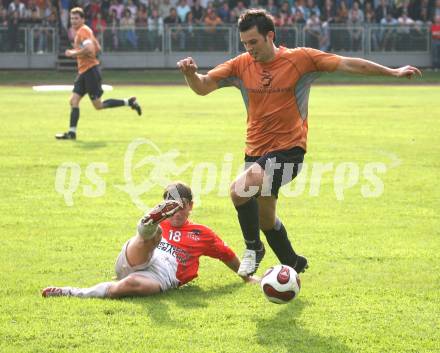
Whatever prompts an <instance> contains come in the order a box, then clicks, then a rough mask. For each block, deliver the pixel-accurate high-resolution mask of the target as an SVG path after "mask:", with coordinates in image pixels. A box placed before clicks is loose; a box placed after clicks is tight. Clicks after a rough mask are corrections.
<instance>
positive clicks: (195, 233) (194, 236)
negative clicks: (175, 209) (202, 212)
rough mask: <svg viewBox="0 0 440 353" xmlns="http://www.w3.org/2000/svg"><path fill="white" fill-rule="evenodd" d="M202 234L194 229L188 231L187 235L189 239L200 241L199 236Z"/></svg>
mask: <svg viewBox="0 0 440 353" xmlns="http://www.w3.org/2000/svg"><path fill="white" fill-rule="evenodd" d="M200 233H201V231H200V230H198V229H192V230H190V231H188V233H186V235H187V237H188V238H190V239H192V240H195V241H199V240H200V236H199V235H200Z"/></svg>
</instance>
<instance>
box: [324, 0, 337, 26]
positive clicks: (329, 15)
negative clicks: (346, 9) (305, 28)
mask: <svg viewBox="0 0 440 353" xmlns="http://www.w3.org/2000/svg"><path fill="white" fill-rule="evenodd" d="M335 17H336V6H335V4H334V2H333V0H325V2H324V6H323V8H322V11H321V21H322V22H324V23H327V24H330V23H333V22H334V21H335Z"/></svg>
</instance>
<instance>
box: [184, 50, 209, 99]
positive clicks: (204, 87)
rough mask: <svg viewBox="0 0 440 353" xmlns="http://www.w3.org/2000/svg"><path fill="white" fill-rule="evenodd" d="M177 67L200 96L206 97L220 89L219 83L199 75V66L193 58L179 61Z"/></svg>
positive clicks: (206, 76)
mask: <svg viewBox="0 0 440 353" xmlns="http://www.w3.org/2000/svg"><path fill="white" fill-rule="evenodd" d="M177 67H178V68H179V70H180V71H181V72H182V73H183V74H184V76H185V80H186V82H187V83H188V86H189V87H190V88H191V89H192V90H193V91H194V92H195V93H197V94H198V95H201V96H205V95H207V94H208V93H211V92H212V91H214V90H216V89H217V88H218V87H217V82H215V81H214V80H213V79H212V78H210V77H209V76H208V75H201V74H198V73H197V64H196V62H195V61H194V59H193V58H191V57H188V58H185V59H182V60H179V61H178V62H177Z"/></svg>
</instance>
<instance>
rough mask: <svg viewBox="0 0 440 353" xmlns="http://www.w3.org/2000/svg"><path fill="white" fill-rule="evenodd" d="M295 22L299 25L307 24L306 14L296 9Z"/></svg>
mask: <svg viewBox="0 0 440 353" xmlns="http://www.w3.org/2000/svg"><path fill="white" fill-rule="evenodd" d="M293 19H294V22H295V23H296V24H299V25H303V24H305V23H306V20H305V19H304V12H302V11H300V10H298V9H296V11H295V14H294V15H293Z"/></svg>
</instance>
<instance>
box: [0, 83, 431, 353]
mask: <svg viewBox="0 0 440 353" xmlns="http://www.w3.org/2000/svg"><path fill="white" fill-rule="evenodd" d="M131 94H135V95H136V96H137V97H139V101H140V102H141V103H142V104H143V108H144V115H143V116H142V117H140V118H139V117H137V116H136V115H135V114H134V113H133V112H132V111H130V110H129V109H126V108H121V109H113V110H106V111H103V112H96V111H94V110H93V109H92V107H91V104H90V103H89V102H88V101H86V100H85V101H84V102H83V103H82V106H81V119H80V123H79V132H78V138H79V140H78V141H76V142H71V141H56V140H55V139H54V138H53V134H54V133H55V132H57V131H63V130H64V129H65V128H66V125H67V124H68V114H69V111H68V93H66V92H65V93H35V92H32V90H31V89H30V87H27V88H24V87H23V88H14V87H7V88H5V87H4V88H1V89H0V97H1V98H0V102H1V106H2V114H1V115H2V118H1V119H0V151H1V165H2V168H1V170H0V183H1V185H0V186H1V187H0V196H1V200H2V201H3V202H2V203H1V206H0V214H1V216H0V217H1V221H0V224H1V238H0V271H1V273H2V276H1V281H0V282H1V285H0V307H1V310H0V337H1V340H0V352H2V353H7V352H11V353H12V352H14V353H16V352H123V351H124V352H146V351H148V352H166V353H169V352H265V353H266V352H277V353H282V352H311V353H319V352H325V353H328V352H335V353H348V352H353V353H354V352H400V353H403V352H418V353H421V352H435V351H439V349H440V343H439V342H440V319H439V318H440V296H439V293H440V291H439V290H440V275H439V273H440V263H439V260H438V254H439V252H440V240H439V237H440V231H439V229H440V222H439V217H438V212H439V209H440V204H439V199H440V192H439V186H438V178H439V174H438V173H439V167H440V162H439V161H440V158H439V157H440V145H439V144H438V138H439V133H440V122H439V120H438V117H439V116H440V107H439V105H438V104H437V103H436V102H437V101H438V97H439V94H440V89H439V88H437V87H353V86H351V87H316V88H314V89H312V93H311V100H310V103H311V104H310V109H309V117H310V120H309V128H310V131H309V150H308V154H307V156H306V161H307V162H308V163H309V165H311V164H312V163H314V162H321V163H334V169H333V171H332V172H330V173H327V174H324V176H323V178H322V183H321V188H320V191H319V195H318V196H311V195H310V192H309V189H310V184H311V182H310V178H308V179H307V180H308V182H307V184H306V189H305V192H304V193H303V194H301V195H300V196H298V197H295V198H288V197H281V198H280V203H279V210H278V211H279V216H280V218H281V219H282V220H283V221H284V223H285V224H286V227H287V229H288V231H289V233H290V238H291V240H292V241H293V243H294V245H295V247H296V249H297V250H298V251H299V252H300V253H302V254H305V255H306V256H308V258H309V261H310V269H309V270H308V271H307V272H306V274H304V275H302V276H301V279H302V291H301V293H300V296H299V297H298V298H297V299H295V300H294V301H293V302H292V303H290V304H289V305H285V306H278V305H275V304H271V303H269V302H268V301H266V299H265V298H264V297H263V295H262V293H261V292H260V289H259V287H257V286H247V285H243V284H242V283H241V281H240V280H239V279H238V278H237V277H236V276H235V275H234V274H233V273H232V272H231V271H230V270H229V269H227V268H226V266H224V265H223V264H221V263H220V262H217V261H215V260H212V259H207V258H204V259H202V261H201V270H200V277H199V279H198V280H196V281H195V282H194V283H192V284H191V285H189V286H187V287H184V288H182V289H179V290H176V291H171V292H169V293H165V294H162V295H157V296H153V297H149V298H137V299H123V300H99V299H91V300H81V299H76V298H51V299H43V298H41V296H40V294H39V291H40V289H41V288H43V287H45V286H47V285H77V286H91V285H94V284H95V283H98V282H101V281H106V280H109V279H110V278H111V277H112V276H113V264H114V260H115V257H116V255H117V254H118V252H119V250H120V247H121V246H122V244H123V242H124V241H125V240H126V239H127V238H128V237H129V236H131V235H132V234H133V232H134V229H135V224H136V221H137V220H138V218H139V217H140V216H141V211H140V210H139V209H138V208H137V207H135V206H134V204H133V203H132V201H131V199H130V197H129V196H128V194H127V193H125V192H123V191H121V190H119V189H117V188H116V187H115V186H114V185H116V184H124V183H125V181H124V172H123V170H124V167H123V166H124V154H125V151H126V149H127V146H128V145H129V144H130V143H131V142H132V141H133V140H134V139H135V138H138V137H143V138H148V139H151V140H152V141H153V142H154V143H155V144H156V145H157V146H158V147H159V148H160V149H161V150H162V152H167V151H170V150H172V149H176V150H178V151H179V152H180V155H179V157H178V158H177V160H176V164H177V165H178V166H181V165H184V164H185V163H192V165H191V166H190V167H189V168H188V169H187V170H186V171H185V172H184V173H183V174H181V175H179V176H178V178H179V179H181V180H184V181H186V182H190V181H191V179H192V174H193V171H194V170H195V167H196V166H197V164H198V163H201V162H212V163H214V164H215V165H216V166H217V169H218V170H219V169H220V167H221V164H222V161H223V158H224V154H225V153H231V154H232V155H233V170H234V171H235V170H236V169H237V168H238V165H239V162H240V161H241V159H242V148H243V142H244V131H245V112H244V107H243V105H242V102H241V101H240V97H239V93H238V92H237V91H235V90H234V89H225V90H221V91H219V92H216V93H213V94H212V95H210V96H208V97H204V98H202V97H198V96H196V95H194V94H193V93H191V92H190V91H189V90H188V89H186V88H183V87H127V86H117V87H115V90H114V91H113V92H111V93H106V94H105V97H107V98H109V97H110V96H112V97H126V96H129V95H131ZM137 153H138V154H137V155H136V157H135V159H136V161H139V160H140V159H141V158H143V157H145V156H146V155H147V154H148V153H150V154H151V153H152V152H151V150H149V151H147V150H142V149H141V151H138V152H137ZM390 154H394V155H395V156H397V157H398V158H399V159H400V161H401V162H400V165H399V166H397V167H395V168H391V167H390V168H388V169H387V172H386V173H384V174H380V175H379V176H380V178H381V179H382V181H383V183H384V193H383V194H382V195H381V196H380V197H376V198H364V197H362V194H361V187H362V185H363V184H367V185H368V182H367V181H366V180H365V179H364V178H363V176H362V175H361V177H360V182H359V183H358V184H356V185H355V186H353V187H352V188H350V189H348V190H346V191H345V193H344V200H343V201H338V200H337V199H336V196H335V192H334V175H335V168H336V166H338V165H340V163H342V162H353V163H355V164H356V165H359V166H360V168H361V170H362V168H363V166H364V165H365V164H367V163H369V162H383V163H385V164H386V165H388V166H389V165H390V163H391V162H390V157H389V155H390ZM64 162H75V163H78V164H79V165H80V166H81V169H82V174H81V181H80V186H79V189H78V191H77V192H76V193H75V194H74V195H73V201H74V205H73V206H72V207H68V206H66V204H65V203H64V200H63V197H62V196H61V195H60V194H58V193H57V192H56V191H55V187H54V184H55V173H56V169H57V167H58V166H59V165H60V164H61V163H64ZM91 162H104V163H106V164H107V166H108V172H107V173H100V175H101V176H102V178H103V179H104V181H105V183H106V192H105V194H104V195H103V196H101V197H96V198H90V197H87V196H84V195H83V187H84V186H86V185H92V184H91V182H90V181H89V180H88V179H87V178H86V176H85V170H86V167H87V166H88V165H89V164H90V163H91ZM145 168H146V169H145ZM141 169H142V168H141ZM143 170H144V171H143V172H142V171H141V170H138V171H137V172H136V173H137V174H136V173H135V172H134V174H136V178H137V182H140V181H143V180H145V176H146V175H147V174H148V166H146V167H144V169H143ZM146 170H147V171H146ZM196 174H197V175H199V174H198V173H196ZM205 176H206V173H205ZM294 185H295V183H294V184H292V186H294ZM92 186H93V185H92ZM218 190H219V186H218V179H217V182H216V187H215V191H213V192H211V193H210V194H208V195H204V196H202V206H201V207H197V208H196V209H195V210H194V211H193V217H192V218H193V220H195V221H200V222H202V223H205V224H208V225H209V226H211V227H212V228H213V229H215V230H216V231H217V232H218V233H219V234H221V235H222V237H223V238H224V240H225V241H226V242H227V243H228V244H230V245H231V246H232V248H233V249H235V250H236V251H237V253H238V254H240V253H241V251H242V249H243V246H242V240H241V235H240V230H239V226H238V224H237V221H236V216H235V211H234V210H233V207H232V206H231V203H230V201H229V199H228V198H227V197H219V196H218V195H217V194H218ZM160 195H161V188H159V187H155V188H153V189H151V190H150V191H149V192H148V193H146V194H145V195H143V197H142V198H143V200H144V201H145V203H147V204H149V205H153V204H154V203H156V202H157V201H158V200H159V199H160ZM276 263H277V260H276V259H275V257H274V255H273V254H272V252H271V251H268V254H267V255H266V257H265V259H264V261H263V263H262V266H261V267H262V268H261V270H260V271H259V274H262V272H263V270H264V269H265V268H267V267H269V266H271V265H273V264H276Z"/></svg>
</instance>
